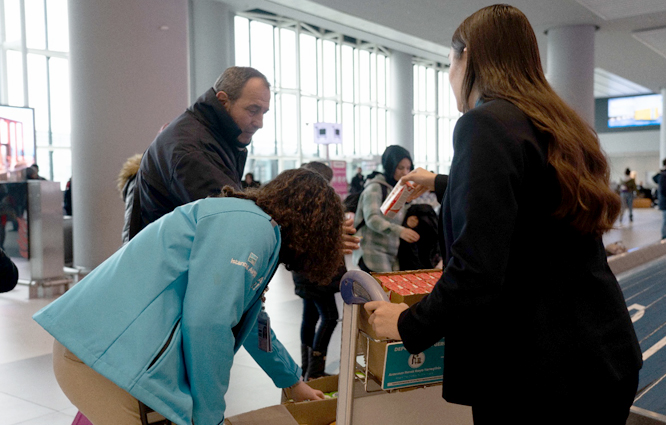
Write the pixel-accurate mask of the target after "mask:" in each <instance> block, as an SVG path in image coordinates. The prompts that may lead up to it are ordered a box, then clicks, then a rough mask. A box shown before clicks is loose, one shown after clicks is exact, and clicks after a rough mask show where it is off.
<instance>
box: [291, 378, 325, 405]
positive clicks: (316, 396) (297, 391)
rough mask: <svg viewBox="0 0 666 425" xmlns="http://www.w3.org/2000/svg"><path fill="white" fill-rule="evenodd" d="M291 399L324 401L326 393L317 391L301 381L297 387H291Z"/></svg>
mask: <svg viewBox="0 0 666 425" xmlns="http://www.w3.org/2000/svg"><path fill="white" fill-rule="evenodd" d="M291 397H292V398H293V399H294V401H310V400H323V399H324V393H323V392H321V391H319V390H315V389H314V388H312V387H310V386H309V385H308V384H306V383H305V382H303V381H299V382H298V383H297V384H296V385H294V386H293V387H291Z"/></svg>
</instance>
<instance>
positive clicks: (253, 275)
mask: <svg viewBox="0 0 666 425" xmlns="http://www.w3.org/2000/svg"><path fill="white" fill-rule="evenodd" d="M231 264H235V265H237V266H242V267H245V270H247V271H248V272H250V274H251V275H252V277H257V271H256V270H255V269H253V268H252V267H251V266H250V265H249V264H248V263H246V262H245V261H238V260H236V259H235V258H232V259H231Z"/></svg>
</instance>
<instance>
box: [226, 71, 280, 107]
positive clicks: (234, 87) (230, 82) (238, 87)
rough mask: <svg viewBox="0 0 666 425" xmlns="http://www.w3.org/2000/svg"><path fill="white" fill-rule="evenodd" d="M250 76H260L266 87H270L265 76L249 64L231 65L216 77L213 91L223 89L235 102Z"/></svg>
mask: <svg viewBox="0 0 666 425" xmlns="http://www.w3.org/2000/svg"><path fill="white" fill-rule="evenodd" d="M251 78H261V79H262V80H263V81H264V83H265V84H266V88H268V89H270V88H271V84H270V83H269V82H268V80H267V79H266V76H265V75H264V74H262V73H261V72H259V71H257V70H256V69H254V68H250V67H249V66H232V67H230V68H227V69H226V70H225V71H224V72H223V73H222V75H220V76H219V77H218V78H217V81H215V84H214V85H213V89H214V90H215V93H217V92H220V91H223V92H225V93H226V94H227V96H228V97H229V100H230V101H231V102H235V101H236V100H238V99H239V98H240V97H241V93H242V92H243V87H245V84H246V83H247V82H248V80H250V79H251Z"/></svg>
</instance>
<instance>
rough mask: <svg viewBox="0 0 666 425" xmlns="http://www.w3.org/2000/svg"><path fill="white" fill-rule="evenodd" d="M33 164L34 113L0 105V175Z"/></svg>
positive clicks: (21, 108)
mask: <svg viewBox="0 0 666 425" xmlns="http://www.w3.org/2000/svg"><path fill="white" fill-rule="evenodd" d="M34 163H35V111H34V109H32V108H23V107H18V106H8V105H0V173H7V172H12V171H15V170H20V169H22V168H25V167H28V166H30V165H32V164H34Z"/></svg>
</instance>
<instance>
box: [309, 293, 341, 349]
mask: <svg viewBox="0 0 666 425" xmlns="http://www.w3.org/2000/svg"><path fill="white" fill-rule="evenodd" d="M317 323H319V327H317ZM337 324H338V307H337V305H336V304H335V295H334V294H327V295H322V296H320V297H317V298H309V299H305V298H304V299H303V321H302V323H301V343H302V344H303V345H306V346H308V347H312V349H313V350H314V351H318V352H320V353H324V354H325V353H326V351H327V350H328V343H329V342H330V341H331V336H332V335H333V331H334V330H335V327H336V326H337Z"/></svg>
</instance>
